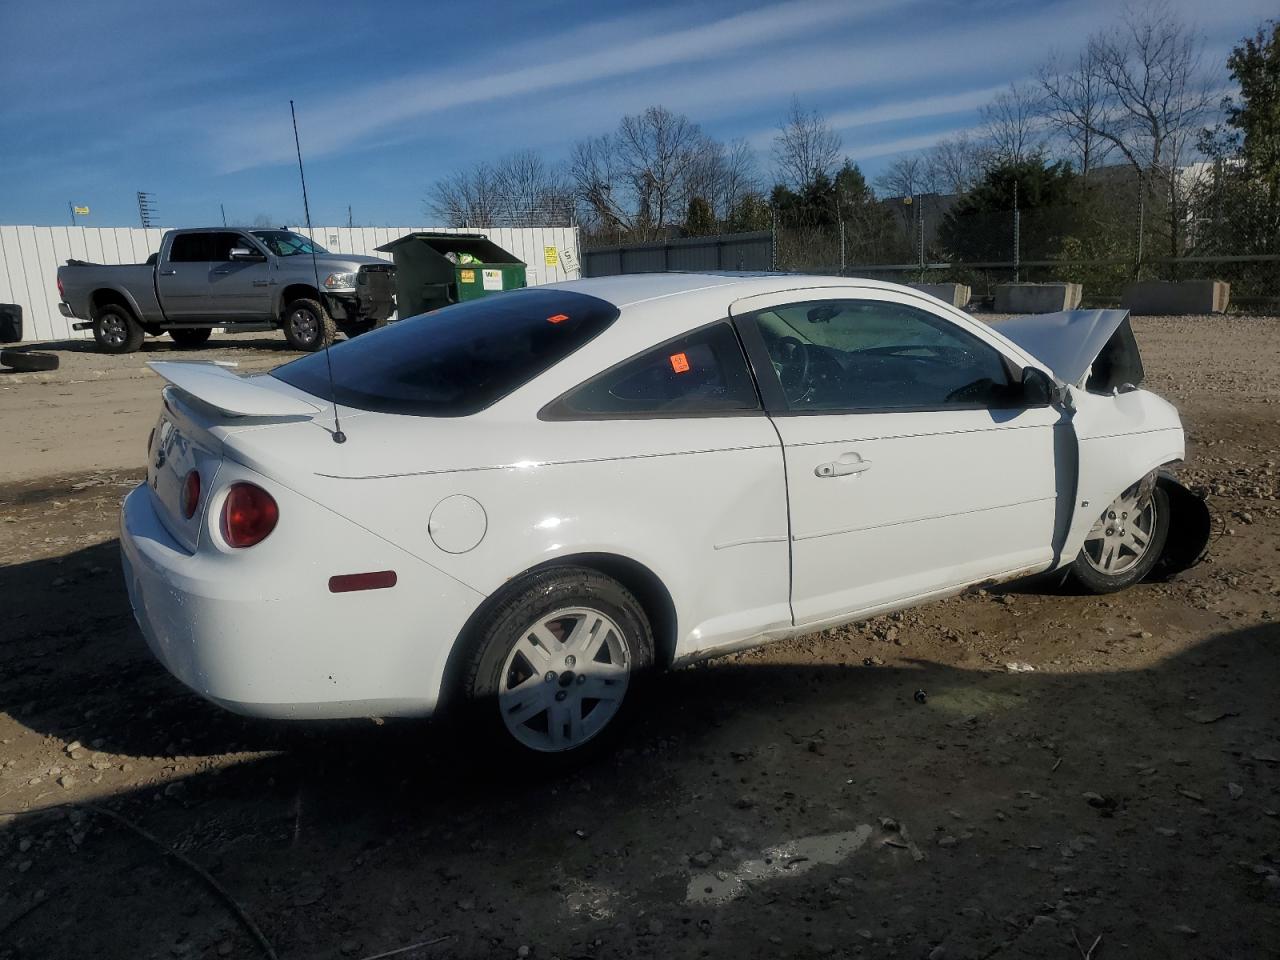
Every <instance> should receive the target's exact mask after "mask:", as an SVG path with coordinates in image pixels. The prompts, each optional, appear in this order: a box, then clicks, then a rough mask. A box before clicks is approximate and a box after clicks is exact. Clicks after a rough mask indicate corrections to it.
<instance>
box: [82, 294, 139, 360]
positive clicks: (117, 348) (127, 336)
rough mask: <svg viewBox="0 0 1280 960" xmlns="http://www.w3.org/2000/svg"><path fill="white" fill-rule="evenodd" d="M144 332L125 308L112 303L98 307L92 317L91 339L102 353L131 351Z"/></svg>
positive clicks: (137, 345)
mask: <svg viewBox="0 0 1280 960" xmlns="http://www.w3.org/2000/svg"><path fill="white" fill-rule="evenodd" d="M145 337H146V333H145V332H144V331H143V329H142V325H141V324H140V323H138V321H137V320H136V319H134V316H133V314H131V313H130V312H129V311H128V310H127V309H125V308H124V307H121V306H119V305H117V304H114V303H109V304H107V305H106V306H105V307H99V308H98V312H97V313H96V314H95V315H94V318H93V339H94V340H96V341H97V342H98V349H99V350H101V351H102V352H103V353H133V352H134V351H135V350H137V349H138V348H140V347H141V346H142V341H143V339H144V338H145Z"/></svg>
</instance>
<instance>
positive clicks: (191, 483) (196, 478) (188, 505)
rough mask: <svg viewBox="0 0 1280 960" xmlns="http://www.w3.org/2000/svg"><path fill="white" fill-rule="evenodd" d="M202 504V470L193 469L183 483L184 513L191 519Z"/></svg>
mask: <svg viewBox="0 0 1280 960" xmlns="http://www.w3.org/2000/svg"><path fill="white" fill-rule="evenodd" d="M199 505H200V471H199V470H192V471H190V472H189V473H188V474H187V479H186V480H185V481H183V483H182V515H183V516H184V517H186V518H187V519H188V520H190V519H191V518H192V517H194V516H195V515H196V507H198V506H199Z"/></svg>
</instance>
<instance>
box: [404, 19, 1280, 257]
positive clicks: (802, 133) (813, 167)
mask: <svg viewBox="0 0 1280 960" xmlns="http://www.w3.org/2000/svg"><path fill="white" fill-rule="evenodd" d="M1204 48H1205V41H1204V37H1203V35H1202V34H1201V33H1200V32H1199V31H1198V30H1197V28H1196V27H1195V26H1194V25H1193V24H1191V23H1189V22H1188V21H1187V20H1185V19H1184V18H1183V17H1182V16H1180V15H1179V14H1178V13H1177V12H1176V11H1174V10H1173V9H1172V8H1171V7H1170V6H1169V5H1168V4H1167V3H1166V2H1164V0H1152V2H1149V3H1147V4H1146V5H1145V6H1135V7H1129V8H1126V9H1125V10H1124V11H1123V12H1122V13H1121V14H1120V15H1119V16H1118V17H1117V18H1116V20H1115V21H1114V22H1113V23H1111V24H1109V25H1107V26H1105V27H1103V28H1102V29H1100V30H1098V31H1097V32H1096V33H1094V34H1093V35H1091V36H1090V37H1088V39H1087V40H1086V42H1085V43H1084V44H1083V45H1082V46H1081V48H1080V49H1078V50H1075V51H1070V52H1064V51H1055V52H1052V53H1051V54H1050V55H1049V56H1047V57H1046V59H1045V61H1044V62H1043V63H1042V64H1041V66H1040V68H1039V69H1038V70H1037V71H1036V72H1035V75H1034V76H1033V77H1031V78H1029V79H1026V80H1023V81H1019V82H1016V83H1013V84H1011V85H1010V86H1009V88H1008V89H1007V90H1005V91H1004V92H1002V93H1000V94H999V95H997V96H995V97H994V98H993V99H992V100H991V102H989V103H988V104H986V105H985V106H983V107H982V108H981V109H980V111H979V114H980V124H979V125H978V127H977V128H975V129H974V130H972V131H964V132H960V133H957V134H954V135H952V136H948V137H944V138H942V139H940V140H939V141H938V142H937V143H936V144H935V145H934V146H933V147H931V148H929V149H926V150H923V151H919V152H912V153H904V154H902V155H900V156H898V157H897V158H895V159H894V160H893V162H892V163H890V165H889V166H888V167H887V169H886V170H885V172H884V173H883V174H882V175H881V176H880V177H878V178H877V179H876V181H875V183H874V184H871V183H868V182H867V180H866V178H865V177H864V176H863V174H862V172H861V170H860V169H859V167H858V165H857V163H856V162H855V161H854V160H853V159H852V158H850V157H848V156H846V154H845V152H844V149H843V143H842V140H841V138H840V136H839V134H838V133H837V132H836V131H835V130H833V129H832V128H831V126H830V125H829V124H828V122H827V121H826V119H825V118H824V116H823V115H822V114H821V113H820V112H818V111H816V110H813V109H809V108H806V107H805V106H804V105H803V104H802V103H801V102H800V101H799V100H795V99H793V101H792V103H791V105H790V109H789V110H788V111H787V113H786V115H785V116H784V117H782V118H781V119H780V121H779V124H778V127H777V130H776V132H775V135H774V137H773V140H772V144H771V149H770V151H769V161H770V164H769V167H768V169H767V171H762V169H761V160H760V158H759V157H758V156H757V154H756V151H755V150H753V149H752V147H751V146H750V145H749V144H747V143H746V142H744V141H741V140H737V141H732V142H728V143H725V142H722V141H720V140H717V139H715V138H714V137H712V136H710V135H708V134H707V133H706V132H705V131H704V130H703V129H702V127H701V126H700V125H699V124H698V123H696V122H695V121H693V120H692V119H690V118H689V117H687V116H685V115H683V114H681V113H678V112H676V111H673V110H671V109H668V108H667V107H663V106H652V107H649V108H647V109H645V110H643V111H641V112H640V113H637V114H634V115H630V116H625V117H623V118H622V119H621V120H620V121H619V123H618V125H617V127H616V128H615V129H614V130H611V131H608V132H605V133H601V134H599V135H597V136H593V137H588V138H585V139H582V140H579V141H578V142H576V143H574V144H573V145H572V146H571V148H570V150H569V153H568V157H567V159H566V160H565V161H563V162H561V163H550V162H548V161H546V160H545V159H544V158H543V157H542V156H541V155H540V154H539V153H537V152H536V151H532V150H521V151H518V152H516V153H513V154H511V155H509V156H506V157H504V158H501V159H499V160H497V161H495V162H493V163H489V162H481V163H478V164H475V165H473V166H470V167H466V168H463V169H459V170H456V171H454V172H453V173H451V174H449V175H448V176H445V177H443V178H441V179H439V180H437V181H436V182H435V183H434V184H432V185H431V187H430V188H429V191H428V195H427V198H426V206H427V208H428V210H429V212H431V213H433V214H435V215H436V216H438V217H442V218H444V219H445V220H446V221H447V222H448V223H449V224H450V225H455V226H489V225H497V224H509V225H536V224H548V223H564V222H570V221H572V222H574V223H577V224H578V225H579V226H580V227H581V228H582V230H583V232H584V234H585V235H586V239H587V240H588V242H595V243H610V242H615V243H616V242H628V241H636V240H651V239H655V238H660V237H671V236H699V235H709V234H715V233H721V232H740V231H747V230H762V229H769V228H770V227H772V226H779V227H782V228H784V229H804V228H816V229H826V228H831V227H833V226H836V225H839V226H840V228H841V231H842V237H844V236H847V238H848V242H849V243H850V244H851V245H853V247H854V248H855V250H854V252H853V253H852V255H851V260H854V261H856V260H858V259H863V258H878V257H885V256H888V257H892V256H901V255H902V254H903V248H904V246H905V247H908V248H909V247H910V244H911V243H912V239H911V237H910V236H909V233H908V231H906V230H904V229H903V227H904V222H906V221H904V214H903V210H904V209H905V208H908V207H909V206H910V205H909V204H903V203H902V202H901V201H902V200H905V199H911V200H914V199H915V198H920V197H925V196H928V195H948V196H952V197H957V198H959V199H958V200H956V201H955V202H954V203H952V204H951V205H950V206H949V209H948V210H947V212H946V215H945V222H944V223H943V224H942V225H941V228H940V230H939V231H937V242H938V243H940V244H942V245H943V246H944V247H945V248H947V249H946V250H945V252H946V253H949V254H950V255H952V256H962V257H964V256H971V257H977V258H979V259H981V258H983V257H984V256H986V255H988V254H993V253H998V252H1003V251H1004V249H1005V247H1007V238H1003V237H1002V236H1000V235H999V234H998V232H997V233H996V234H993V235H991V236H990V237H988V234H990V233H991V231H986V232H984V231H982V230H977V229H975V227H976V226H977V225H979V224H981V223H982V222H983V218H984V217H989V215H991V214H994V213H1002V212H1006V211H1010V210H1012V209H1013V207H1014V205H1015V204H1016V205H1017V206H1018V207H1019V209H1022V210H1028V211H1033V210H1042V211H1050V210H1053V211H1057V212H1058V214H1059V215H1058V216H1056V217H1055V216H1050V215H1048V214H1047V213H1046V214H1045V215H1044V216H1041V217H1040V218H1038V219H1035V220H1033V232H1034V230H1035V229H1040V230H1041V231H1042V233H1043V234H1044V235H1043V236H1033V237H1031V238H1030V239H1031V241H1032V242H1033V243H1035V244H1038V245H1039V246H1041V247H1044V248H1045V249H1046V250H1048V249H1052V251H1053V252H1055V253H1057V254H1062V253H1063V252H1070V250H1071V249H1073V244H1074V246H1075V247H1082V246H1089V247H1090V249H1089V250H1087V251H1086V250H1082V251H1081V252H1082V253H1089V254H1090V255H1091V256H1093V257H1098V256H1105V255H1106V248H1107V247H1108V245H1113V246H1114V245H1117V244H1123V243H1129V242H1131V241H1132V236H1133V229H1134V228H1133V224H1132V213H1133V211H1134V210H1135V209H1138V208H1140V209H1141V211H1142V214H1141V215H1142V216H1143V217H1145V227H1144V229H1145V230H1146V231H1147V235H1148V236H1149V240H1148V242H1149V243H1150V244H1151V245H1152V248H1153V249H1152V250H1151V255H1153V256H1155V255H1163V256H1169V257H1176V256H1179V255H1181V254H1183V253H1185V252H1186V251H1187V250H1188V249H1189V248H1191V247H1192V246H1193V245H1194V246H1200V247H1203V246H1205V245H1206V244H1208V245H1209V246H1212V245H1213V243H1215V242H1217V243H1218V244H1219V245H1221V244H1224V243H1228V242H1229V241H1231V240H1232V239H1237V240H1239V239H1243V240H1245V241H1247V243H1248V249H1247V250H1240V251H1238V252H1254V251H1257V252H1275V251H1276V250H1277V248H1278V247H1280V239H1278V237H1280V21H1269V22H1267V23H1265V24H1263V25H1262V26H1260V27H1259V28H1258V30H1257V31H1256V33H1255V34H1254V35H1252V36H1250V37H1247V38H1245V39H1243V40H1242V41H1241V42H1240V44H1239V45H1237V46H1236V48H1235V49H1234V50H1233V51H1232V53H1231V55H1230V56H1229V57H1228V59H1227V61H1226V63H1225V64H1211V63H1208V62H1206V60H1205V55H1204ZM1228 77H1229V78H1230V80H1231V81H1233V82H1234V84H1235V85H1236V86H1237V87H1238V93H1236V94H1234V95H1230V96H1227V97H1225V98H1224V97H1222V96H1221V91H1222V89H1223V88H1224V87H1226V85H1227V81H1228ZM1121 196H1123V197H1124V198H1125V199H1124V202H1122V203H1117V198H1118V197H1121ZM888 198H897V199H898V200H899V203H898V204H892V203H886V202H884V201H885V200H886V199H888ZM916 209H919V206H918V205H917V206H916ZM909 219H910V214H908V215H907V221H909ZM908 225H909V224H908ZM984 238H985V239H990V240H991V243H992V244H996V245H997V246H998V245H1000V244H1004V245H1005V246H1004V247H1001V248H1000V250H996V249H995V248H994V247H993V248H992V249H991V250H985V249H983V243H984ZM988 245H990V244H988ZM917 252H918V251H917ZM1000 259H1003V257H1001V258H1000ZM864 262H870V261H867V260H864Z"/></svg>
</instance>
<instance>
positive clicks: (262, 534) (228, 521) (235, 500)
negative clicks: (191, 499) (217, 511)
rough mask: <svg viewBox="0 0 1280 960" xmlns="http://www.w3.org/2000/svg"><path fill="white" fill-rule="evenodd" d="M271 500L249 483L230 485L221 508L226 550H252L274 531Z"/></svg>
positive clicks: (277, 515)
mask: <svg viewBox="0 0 1280 960" xmlns="http://www.w3.org/2000/svg"><path fill="white" fill-rule="evenodd" d="M279 519H280V508H279V507H278V506H277V505H276V501H275V498H274V497H272V496H271V494H269V493H267V491H265V490H263V489H262V488H261V487H259V486H255V485H254V484H252V483H234V484H232V485H231V489H230V490H228V491H227V499H226V500H225V501H223V504H222V538H223V539H224V540H226V541H227V546H230V547H252V546H253V545H254V544H255V543H261V542H262V541H263V540H265V539H267V536H268V535H269V534H270V533H271V531H272V530H274V529H275V528H276V521H278V520H279Z"/></svg>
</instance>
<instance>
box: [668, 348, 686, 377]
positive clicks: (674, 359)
mask: <svg viewBox="0 0 1280 960" xmlns="http://www.w3.org/2000/svg"><path fill="white" fill-rule="evenodd" d="M671 369H672V370H674V371H675V372H676V373H688V372H689V358H688V357H686V356H685V355H684V354H683V353H673V354H672V355H671Z"/></svg>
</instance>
